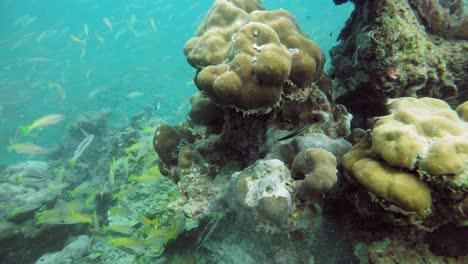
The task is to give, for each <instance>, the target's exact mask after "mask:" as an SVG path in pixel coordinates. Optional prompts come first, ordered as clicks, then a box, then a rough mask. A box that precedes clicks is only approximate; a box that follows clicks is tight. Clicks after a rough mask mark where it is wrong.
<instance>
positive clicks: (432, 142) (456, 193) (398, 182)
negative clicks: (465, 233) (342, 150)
mask: <svg viewBox="0 0 468 264" xmlns="http://www.w3.org/2000/svg"><path fill="white" fill-rule="evenodd" d="M388 107H389V111H390V114H389V115H386V116H382V117H378V118H376V122H375V123H374V125H373V129H372V132H371V134H370V136H365V137H364V138H363V139H362V140H361V141H360V142H359V143H358V144H357V145H355V146H354V147H353V148H352V149H351V151H350V152H348V153H347V154H346V155H345V156H344V157H343V167H344V168H345V170H346V172H348V173H349V174H350V175H352V176H354V179H356V181H357V182H359V183H360V184H361V185H362V186H363V187H365V188H366V189H367V190H368V191H369V193H371V196H372V197H378V198H377V199H373V201H377V202H378V203H379V204H380V205H381V206H383V207H384V208H385V209H388V210H390V211H393V212H395V211H396V212H406V213H404V214H407V213H409V212H413V213H419V215H420V216H422V217H423V218H425V220H424V221H422V222H419V223H418V225H420V224H422V225H426V226H428V227H431V228H434V227H437V226H439V225H441V224H444V223H447V222H462V221H465V220H466V216H465V215H463V213H460V212H462V210H460V209H459V208H461V207H462V205H463V199H464V197H465V196H466V191H467V190H468V123H467V122H465V121H463V120H461V119H460V117H459V116H458V114H457V112H455V111H453V110H452V109H450V107H449V106H448V105H447V104H446V103H445V102H444V101H441V100H438V99H433V98H421V99H415V98H398V99H391V100H389V102H388Z"/></svg>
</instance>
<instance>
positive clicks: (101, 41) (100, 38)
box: [94, 32, 104, 45]
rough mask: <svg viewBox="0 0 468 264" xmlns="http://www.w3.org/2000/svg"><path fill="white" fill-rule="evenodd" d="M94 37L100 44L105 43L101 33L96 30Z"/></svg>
mask: <svg viewBox="0 0 468 264" xmlns="http://www.w3.org/2000/svg"><path fill="white" fill-rule="evenodd" d="M94 37H95V38H96V40H97V41H98V42H99V44H101V45H104V38H103V37H101V35H99V33H97V32H94Z"/></svg>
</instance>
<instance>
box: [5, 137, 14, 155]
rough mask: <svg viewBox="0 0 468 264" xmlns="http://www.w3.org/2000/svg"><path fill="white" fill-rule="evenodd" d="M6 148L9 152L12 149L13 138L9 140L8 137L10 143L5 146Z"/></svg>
mask: <svg viewBox="0 0 468 264" xmlns="http://www.w3.org/2000/svg"><path fill="white" fill-rule="evenodd" d="M6 150H7V151H8V152H11V151H12V150H13V140H11V138H10V145H9V146H7V147H6Z"/></svg>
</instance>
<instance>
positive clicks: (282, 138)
mask: <svg viewBox="0 0 468 264" xmlns="http://www.w3.org/2000/svg"><path fill="white" fill-rule="evenodd" d="M310 125H311V123H309V124H307V125H305V126H303V127H300V128H297V129H295V130H293V131H292V132H291V133H289V134H287V135H286V136H284V137H281V138H278V139H277V140H276V141H282V140H286V139H290V138H293V137H295V136H296V135H298V134H300V133H301V132H302V131H304V130H306V129H307V128H308V127H309V126H310Z"/></svg>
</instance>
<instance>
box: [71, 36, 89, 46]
mask: <svg viewBox="0 0 468 264" xmlns="http://www.w3.org/2000/svg"><path fill="white" fill-rule="evenodd" d="M68 38H69V39H70V41H71V42H72V43H73V44H76V45H78V46H86V40H84V39H80V38H78V37H77V36H75V35H70V37H68Z"/></svg>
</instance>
